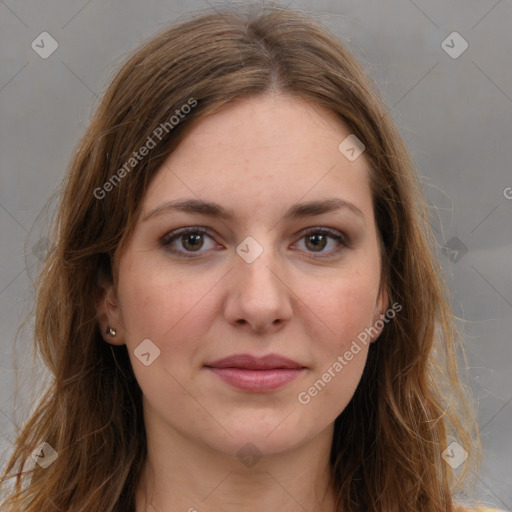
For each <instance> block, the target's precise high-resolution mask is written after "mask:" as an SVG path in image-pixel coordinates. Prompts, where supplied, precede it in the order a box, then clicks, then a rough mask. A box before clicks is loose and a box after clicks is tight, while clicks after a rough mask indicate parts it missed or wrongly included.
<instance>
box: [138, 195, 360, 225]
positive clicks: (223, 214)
mask: <svg viewBox="0 0 512 512" xmlns="http://www.w3.org/2000/svg"><path fill="white" fill-rule="evenodd" d="M342 209H344V210H348V211H350V212H352V213H354V214H356V215H357V216H359V217H361V218H362V219H363V221H364V222H365V223H366V220H365V216H364V214H363V212H362V211H361V210H360V209H359V208H358V207H357V206H356V205H355V204H353V203H351V202H350V201H346V200H345V199H340V198H337V197H336V198H329V199H325V200H319V201H309V202H307V203H298V204H294V205H293V206H292V207H291V208H290V209H289V210H288V211H287V212H286V213H285V214H284V217H283V218H284V219H286V220H290V219H296V218H302V217H312V216H315V215H322V214H324V213H330V212H334V211H337V210H342ZM172 211H180V212H184V213H192V214H201V215H207V216H209V217H217V218H220V219H224V220H232V219H233V218H235V217H236V214H235V212H234V211H233V210H232V209H230V208H225V207H223V206H221V205H220V204H218V203H215V202H211V201H203V200H201V199H177V200H173V201H166V202H165V203H162V204H160V205H158V206H157V207H156V208H154V209H153V210H151V211H150V212H149V213H148V214H147V215H145V216H144V217H143V218H142V222H145V221H146V220H148V219H150V218H151V217H155V216H157V215H160V214H162V213H167V212H172Z"/></svg>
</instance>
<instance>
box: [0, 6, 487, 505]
mask: <svg viewBox="0 0 512 512" xmlns="http://www.w3.org/2000/svg"><path fill="white" fill-rule="evenodd" d="M273 92H278V93H281V94H288V95H291V96H294V97H296V98H299V99H306V100H309V101H311V100H312V101H314V102H316V103H317V104H319V105H322V106H324V107H326V108H327V109H329V110H330V111H332V112H333V113H335V114H336V115H337V116H338V118H339V119H340V120H341V121H342V122H343V123H344V124H345V125H346V126H347V127H348V128H349V129H350V132H351V133H354V134H355V135H356V136H357V137H358V138H359V139H360V140H362V141H363V142H364V144H365V146H366V149H365V153H364V155H365V157H366V159H367V161H368V164H369V166H370V168H371V173H370V182H371V191H372V198H373V205H374V211H375V218H376V224H377V228H378V234H379V237H380V243H381V258H382V283H383V286H385V287H386V289H387V291H388V295H389V300H390V303H393V302H398V303H399V304H401V305H402V307H403V308H402V311H401V313H400V314H398V315H397V316H396V317H395V318H394V320H393V321H392V322H390V323H389V324H388V325H386V326H385V327H384V330H383V332H382V334H381V336H380V338H379V340H378V341H377V342H376V343H373V344H372V345H371V347H370V349H369V354H368V360H367V364H366V366H365V369H364V372H363V375H362V378H361V381H360V383H359V386H358V388H357V390H356V392H355V395H354V396H353V398H352V400H351V401H350V403H349V404H348V406H347V407H346V408H345V410H343V412H342V413H341V414H340V415H339V416H338V417H337V419H336V420H335V428H334V438H333V443H332V449H331V456H330V463H331V468H332V485H333V486H334V490H335V493H336V497H337V507H338V508H339V510H343V511H344V512H356V511H357V512H362V511H364V512H367V511H370V510H371V511H379V512H392V511H393V512H396V511H400V512H405V511H421V512H441V511H442V512H452V511H455V510H457V508H456V505H455V503H454V502H455V497H456V496H457V491H458V490H460V489H463V487H462V484H463V482H464V481H465V479H466V476H469V475H470V474H471V473H472V472H473V468H474V467H476V466H474V463H473V462H472V461H473V460H475V461H477V459H479V458H480V457H479V456H478V454H479V450H478V449H477V447H478V442H477V441H478V436H477V433H478V430H477V426H476V422H475V418H474V414H473V413H472V412H471V407H470V403H469V401H468V397H467V390H466V387H465V386H463V384H462V381H461V378H460V376H459V371H458V368H457V352H458V350H459V349H460V348H461V343H460V342H461V340H460V335H459V334H458V332H457V329H456V326H455V323H454V320H453V317H452V314H451V309H450V298H449V294H448V291H447V287H446V284H445V283H444V278H443V275H442V271H441V268H440V266H439V264H438V262H437V256H436V251H437V246H436V243H435V239H434V237H433V235H432V232H431V229H430V218H429V210H428V208H427V206H426V203H425V200H424V199H423V192H422V185H421V181H420V179H419V178H418V176H417V172H416V170H415V168H414V165H413V163H412V160H411V158H410V156H409V154H408V151H407V149H406V147H405V144H404V142H403V140H402V138H401V136H400V135H399V133H398V130H397V128H396V126H395V125H394V123H393V121H392V119H391V117H390V114H389V112H388V109H387V108H386V107H385V105H384V103H383V102H382V100H380V99H379V95H378V93H377V92H376V87H375V86H374V85H373V83H372V82H371V80H370V79H369V77H368V76H367V75H366V73H365V72H364V71H363V68H362V67H361V65H360V64H359V63H358V62H357V61H356V59H355V58H354V57H353V56H352V54H351V53H350V52H349V50H348V49H347V48H346V47H345V46H344V45H343V44H342V43H341V42H340V41H339V40H338V39H337V38H336V37H334V36H333V35H332V34H331V33H330V32H329V31H328V30H327V29H326V28H325V27H324V26H323V25H322V24H321V23H319V22H317V21H316V20H315V19H314V18H312V17H311V15H309V14H306V13H304V12H300V11H296V10H289V9H287V8H283V7H279V6H276V5H271V6H263V7H256V8H254V6H251V7H249V8H247V7H225V8H223V9H222V10H218V9H217V10H214V11H209V12H207V13H204V12H202V13H198V14H197V13H196V14H195V15H194V16H192V17H190V18H187V19H186V20H182V21H181V22H180V23H179V24H176V25H174V26H172V27H170V28H167V29H166V30H165V31H163V32H161V33H159V34H158V35H156V36H155V37H153V38H152V39H150V40H149V41H148V42H146V43H144V44H143V45H142V46H141V47H140V48H139V49H138V50H137V51H136V52H135V53H134V54H133V55H131V56H130V57H129V58H128V60H127V61H126V62H125V63H124V65H123V66H122V67H121V68H120V70H119V71H118V72H117V74H116V75H115V77H114V78H113V80H112V81H111V83H110V85H109V87H108V88H107V90H106V92H105V93H104V95H103V97H102V100H101V102H100V104H99V105H98V106H97V108H96V111H95V113H94V116H93V118H92V120H91V122H90V124H89V126H88V128H87V130H86V132H85V134H84V135H83V138H82V139H81V141H80V142H79V144H78V146H77V148H76V151H75V153H74V155H73V157H72V160H71V162H70V166H69V170H68V174H67V177H66V180H65V182H64V183H63V186H62V189H61V198H60V204H59V209H58V212H57V217H56V222H55V224H54V226H53V230H52V233H51V235H50V237H51V243H52V250H51V251H50V253H49V255H48V257H47V260H46V262H45V266H44V269H43V271H42V272H41V274H40V277H39V279H38V282H37V300H36V307H35V332H34V339H35V344H36V347H37V349H38V351H39V353H40V355H41V357H42V359H43V361H44V363H45V365H46V366H47V367H48V369H49V371H50V372H51V377H52V379H51V383H50V384H49V385H48V387H47V388H46V389H45V390H44V393H42V395H41V398H40V399H39V400H38V402H37V404H36V406H35V408H34V410H33V411H32V413H31V415H30V417H29V419H28V420H27V421H26V422H25V423H24V425H23V428H22V429H20V432H17V433H16V435H17V437H16V442H15V445H14V448H13V453H12V455H11V457H10V460H9V461H8V463H7V464H6V467H5V471H4V472H3V475H2V479H1V481H0V482H1V485H2V486H3V487H4V489H5V487H6V486H7V483H8V482H10V481H11V480H12V479H14V478H15V479H16V481H15V484H14V485H13V486H12V489H11V490H9V492H6V491H4V499H5V500H4V501H3V505H2V507H1V508H0V510H2V511H3V510H6V511H11V510H12V511H16V512H19V511H20V510H22V511H23V512H41V511H44V512H57V511H63V510H65V511H78V512H98V511H101V512H127V511H134V510H135V505H134V493H135V489H136V486H137V483H138V481H139V480H138V479H139V476H140V474H141V470H142V468H143V464H144V461H145V457H146V435H145V429H144V423H143V415H142V397H141V389H140V387H139V386H138V383H137V381H136V379H135V376H134V373H133V371H132V368H131V365H130V360H129V357H128V353H127V350H126V346H124V345H123V346H120V347H113V346H112V345H109V344H107V343H105V342H104V341H103V339H102V333H101V332H100V329H99V324H98V319H97V310H96V305H97V300H98V293H99V280H100V278H102V276H103V277H107V278H109V279H112V281H113V282H114V283H116V280H117V275H116V265H115V263H116V257H117V255H119V254H120V253H121V252H122V251H123V249H124V248H125V247H126V243H127V241H128V240H129V238H130V235H131V233H132V231H133V228H134V225H135V222H136V220H137V218H138V215H139V213H140V207H141V202H142V201H141V200H142V198H143V197H144V194H145V191H146V189H147V187H148V184H149V183H150V182H151V180H152V178H153V176H154V175H155V172H156V171H157V170H158V168H159V167H160V166H161V164H162V163H163V161H164V160H165V159H166V158H167V157H168V155H169V154H170V153H171V152H172V151H173V150H174V149H175V148H176V147H177V145H178V144H179V143H180V141H181V140H182V139H183V137H184V136H185V135H186V134H187V133H189V132H190V130H191V129H192V128H193V127H194V126H196V125H197V123H199V122H200V121H201V120H202V119H204V118H205V116H209V115H212V114H214V113H215V112H218V111H219V110H221V109H222V108H223V107H224V106H225V105H228V104H229V103H231V102H233V101H234V100H236V99H237V98H242V97H250V96H256V95H262V94H268V93H273ZM191 99H193V100H195V101H196V102H197V104H196V105H195V106H194V108H192V109H190V112H189V113H188V114H187V115H186V117H185V118H184V119H180V122H179V123H177V124H176V125H175V126H173V127H172V129H169V130H167V131H165V132H164V133H163V136H162V138H161V141H159V142H158V145H157V146H156V147H155V148H154V149H151V150H150V151H149V152H148V154H147V155H146V156H144V157H143V158H141V159H140V161H137V162H136V165H134V166H133V168H131V167H130V168H126V167H125V171H126V172H125V173H122V172H121V168H122V166H123V165H125V163H126V162H129V161H130V158H131V157H132V153H133V152H134V151H136V150H137V149H138V148H141V147H142V146H144V145H145V144H146V142H147V140H148V137H150V136H151V135H152V134H153V132H154V130H155V127H157V126H159V125H161V124H163V123H168V124H169V119H171V117H172V116H173V115H174V114H175V112H176V110H177V109H180V108H181V107H182V105H186V104H187V103H188V102H189V101H190V100H191ZM120 174H122V179H119V180H114V178H113V176H114V175H117V176H118V177H119V176H120ZM107 182H109V183H110V184H111V185H110V186H109V185H105V184H106V183H107ZM105 186H106V187H107V188H108V193H105V194H104V193H103V192H101V190H106V188H105ZM99 196H102V197H99ZM451 440H457V442H458V443H459V444H461V445H462V446H463V447H465V448H466V450H467V451H468V452H469V458H468V460H467V461H466V463H465V465H464V469H463V471H462V472H461V473H460V474H457V475H456V474H455V473H454V472H453V471H452V469H451V467H450V466H449V465H448V464H447V463H446V462H445V461H444V460H443V458H442V452H443V450H445V448H446V447H447V446H448V444H449V442H450V441H451ZM43 441H44V442H47V443H48V444H49V445H51V446H52V447H53V448H54V449H55V450H56V451H57V452H58V458H57V459H56V460H55V462H53V464H52V465H51V466H50V467H49V468H47V469H43V468H41V467H39V466H38V465H36V464H34V463H33V461H32V460H31V453H32V452H33V450H34V448H35V447H36V446H38V445H40V443H41V442H43ZM475 443H476V444H475ZM26 466H27V467H28V469H25V468H26Z"/></svg>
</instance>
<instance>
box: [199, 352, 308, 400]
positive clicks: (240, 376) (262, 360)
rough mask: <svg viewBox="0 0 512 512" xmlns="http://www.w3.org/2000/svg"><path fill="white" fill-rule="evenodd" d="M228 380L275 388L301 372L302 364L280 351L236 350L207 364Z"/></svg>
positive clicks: (246, 387)
mask: <svg viewBox="0 0 512 512" xmlns="http://www.w3.org/2000/svg"><path fill="white" fill-rule="evenodd" d="M205 366H206V367H207V368H208V369H209V370H211V371H212V372H213V373H215V374H216V375H218V376H219V377H220V378H221V379H222V380H223V381H224V382H226V383H228V384H230V385H232V386H234V387H236V388H238V389H242V390H244V391H253V392H257V391H272V390H274V389H277V388H279V387H281V386H284V385H285V384H287V383H288V382H290V381H292V380H293V379H294V378H296V377H297V376H299V375H300V374H301V373H302V372H303V370H304V369H305V368H304V367H303V366H302V365H301V364H299V363H297V362H296V361H293V360H291V359H288V358H286V357H283V356H279V355H276V354H269V355H267V356H265V357H254V356H251V355H249V354H236V355H233V356H230V357H226V358H224V359H219V360H218V361H214V362H213V363H208V364H206V365H205Z"/></svg>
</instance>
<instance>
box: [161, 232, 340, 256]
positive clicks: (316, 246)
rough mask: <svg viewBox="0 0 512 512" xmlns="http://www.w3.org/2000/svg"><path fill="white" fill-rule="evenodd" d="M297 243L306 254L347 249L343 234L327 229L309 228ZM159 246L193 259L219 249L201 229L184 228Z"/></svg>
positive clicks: (173, 233) (166, 236)
mask: <svg viewBox="0 0 512 512" xmlns="http://www.w3.org/2000/svg"><path fill="white" fill-rule="evenodd" d="M205 238H206V239H209V240H210V244H209V245H208V244H205ZM330 241H331V245H334V247H333V248H331V250H325V249H326V248H328V246H329V242H330ZM332 241H334V242H332ZM299 242H303V244H304V247H305V250H306V252H310V253H317V254H321V255H324V254H332V253H336V252H338V251H339V250H340V248H342V247H348V243H347V241H346V240H345V237H344V236H343V234H342V233H340V232H339V231H336V230H333V229H329V228H311V229H309V230H307V231H306V232H304V233H303V234H302V237H301V238H300V239H299ZM161 244H162V246H163V247H166V248H167V249H169V250H170V251H171V252H173V253H175V254H179V255H181V256H186V257H193V254H194V253H200V252H204V251H205V250H208V249H214V248H215V247H221V246H219V245H218V244H217V243H216V242H215V240H214V239H213V237H212V236H211V235H209V234H208V231H207V230H205V229H202V228H184V229H181V230H177V231H173V232H171V233H169V234H167V235H165V236H164V237H163V238H162V239H161ZM177 245H178V246H177ZM297 245H299V244H297ZM201 249H204V251H203V250H201Z"/></svg>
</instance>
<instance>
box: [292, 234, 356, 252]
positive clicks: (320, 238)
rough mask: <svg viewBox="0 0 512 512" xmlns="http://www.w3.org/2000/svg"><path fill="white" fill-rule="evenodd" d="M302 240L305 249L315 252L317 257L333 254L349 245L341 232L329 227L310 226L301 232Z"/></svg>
mask: <svg viewBox="0 0 512 512" xmlns="http://www.w3.org/2000/svg"><path fill="white" fill-rule="evenodd" d="M302 240H304V246H305V251H306V252H309V253H316V254H318V257H329V256H334V255H336V254H337V253H338V252H339V251H340V250H341V249H342V248H344V247H345V248H349V247H350V244H349V241H348V240H347V239H346V238H345V235H344V234H343V233H341V232H339V231H336V230H334V229H330V228H311V229H309V230H307V231H306V232H305V233H304V234H303V236H302V238H301V239H300V241H301V242H302ZM326 248H327V250H325V249H326Z"/></svg>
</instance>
